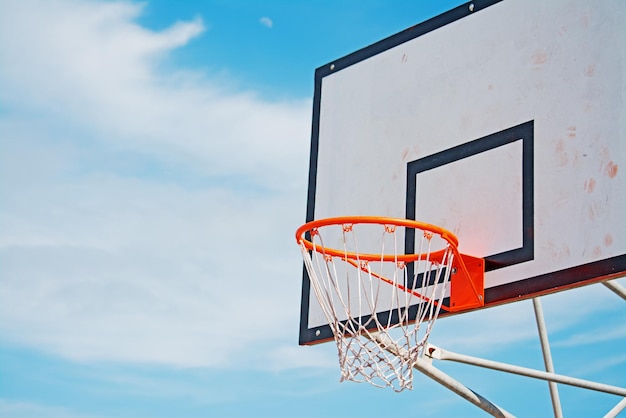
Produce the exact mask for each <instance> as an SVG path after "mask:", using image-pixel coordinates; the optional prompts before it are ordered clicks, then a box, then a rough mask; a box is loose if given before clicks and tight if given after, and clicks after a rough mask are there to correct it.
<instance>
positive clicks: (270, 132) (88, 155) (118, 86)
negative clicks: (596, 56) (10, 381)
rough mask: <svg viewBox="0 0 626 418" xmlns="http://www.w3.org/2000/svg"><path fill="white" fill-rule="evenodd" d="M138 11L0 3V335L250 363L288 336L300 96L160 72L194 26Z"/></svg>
mask: <svg viewBox="0 0 626 418" xmlns="http://www.w3.org/2000/svg"><path fill="white" fill-rule="evenodd" d="M141 10H142V9H141V6H137V5H134V4H130V3H115V2H113V3H111V2H103V3H99V2H87V3H79V2H75V1H64V0H58V1H54V2H47V1H38V0H29V1H23V2H10V3H8V4H3V12H2V14H0V31H1V32H0V55H1V56H2V57H3V62H5V63H7V64H6V65H4V64H3V65H2V66H1V67H0V100H1V102H2V107H3V110H5V111H4V112H3V113H2V115H1V116H0V138H2V140H1V141H0V167H1V168H0V169H1V170H2V172H1V173H0V193H1V194H2V199H1V200H2V202H3V203H2V206H1V207H0V229H2V231H3V234H2V237H1V238H0V265H1V266H2V267H1V268H2V280H1V281H0V300H1V301H2V303H0V332H2V334H3V336H4V337H5V338H6V339H7V340H10V341H15V342H18V343H21V344H28V345H36V346H37V347H39V348H42V349H44V350H47V351H51V352H54V353H57V354H60V355H63V356H66V357H69V358H73V359H107V360H118V361H133V362H153V363H163V364H173V365H225V364H229V363H230V362H233V361H235V360H236V359H239V358H241V357H243V358H246V359H248V360H249V362H250V363H251V364H254V359H255V358H257V359H258V358H259V356H267V354H260V353H257V352H256V351H255V349H254V345H255V342H259V341H268V340H274V339H279V340H280V339H287V338H289V339H292V338H293V335H294V334H295V333H296V332H297V314H295V312H297V309H298V308H297V305H298V298H299V287H300V284H299V276H300V271H301V266H300V261H299V260H298V258H299V253H298V251H297V248H295V245H294V243H293V242H292V241H293V238H292V231H293V230H295V228H296V227H297V226H298V223H299V222H300V221H301V219H302V217H303V214H304V199H305V193H306V191H305V187H306V186H305V183H306V169H305V167H306V165H307V152H308V126H309V125H310V122H309V119H310V102H309V100H302V101H295V102H265V101H263V100H261V99H259V98H258V97H257V96H255V95H254V94H253V93H250V92H235V91H227V90H225V89H223V88H222V87H220V86H219V84H218V82H217V81H213V80H211V79H210V78H208V77H207V76H206V75H204V74H199V73H192V72H189V71H184V70H165V68H170V66H164V65H162V64H163V63H164V62H165V61H166V60H167V59H168V54H169V53H170V52H171V51H172V50H173V49H174V48H177V47H181V46H184V45H185V44H187V43H188V42H191V41H192V40H193V38H194V37H197V36H199V35H200V34H201V33H202V32H203V30H204V24H203V22H202V21H201V20H200V19H196V20H193V21H189V22H177V23H174V24H173V25H172V26H171V27H169V28H167V29H165V30H162V31H158V32H157V31H151V30H148V29H146V28H143V27H141V26H139V25H138V24H137V23H135V19H136V18H137V17H138V16H139V14H140V13H141ZM25 51H27V53H26V52H25ZM7 110H8V111H7ZM33 121H36V122H33Z"/></svg>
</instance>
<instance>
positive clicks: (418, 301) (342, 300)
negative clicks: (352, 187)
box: [296, 216, 483, 392]
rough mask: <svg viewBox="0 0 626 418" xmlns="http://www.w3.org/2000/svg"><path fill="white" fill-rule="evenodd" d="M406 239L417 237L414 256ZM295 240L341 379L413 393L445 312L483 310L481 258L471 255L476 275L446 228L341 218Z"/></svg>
mask: <svg viewBox="0 0 626 418" xmlns="http://www.w3.org/2000/svg"><path fill="white" fill-rule="evenodd" d="M407 234H413V235H412V236H414V247H415V251H414V252H413V253H411V254H405V252H404V247H405V237H406V236H407ZM296 240H297V242H298V244H299V245H300V248H301V250H302V256H303V259H304V264H305V266H306V271H307V273H308V276H309V279H310V282H311V288H312V289H313V292H314V294H315V296H316V298H317V301H318V302H319V305H320V307H321V311H322V312H323V314H324V316H325V318H326V319H327V321H328V323H329V325H330V328H331V331H332V333H333V336H334V340H335V343H336V345H337V350H338V356H339V365H340V368H341V380H342V381H343V380H351V381H355V382H369V383H371V384H373V385H374V386H378V387H391V388H392V389H394V390H395V391H397V392H400V391H402V390H404V389H407V388H408V389H412V381H413V365H414V364H415V362H416V360H417V358H419V357H421V356H422V355H423V351H424V347H425V345H426V342H427V340H428V337H429V335H430V331H431V329H432V327H433V325H434V324H435V321H436V320H437V318H438V316H439V314H440V312H441V311H442V310H445V311H455V310H462V309H467V308H470V307H476V306H481V305H482V297H483V282H482V280H483V276H482V271H483V267H482V260H481V259H476V258H474V257H469V259H471V260H472V261H473V264H478V267H477V268H471V269H470V270H472V274H471V275H470V273H469V272H468V269H467V268H466V266H465V264H464V263H463V260H462V258H465V257H467V256H462V255H460V254H459V253H458V250H457V245H458V240H457V238H456V236H454V234H452V233H451V232H449V231H447V230H445V229H443V228H440V227H437V226H434V225H429V224H425V223H421V222H417V221H412V220H406V219H395V218H381V217H365V216H360V217H340V218H329V219H322V220H318V221H313V222H309V223H307V224H305V225H303V226H301V227H300V228H299V229H298V231H297V232H296ZM325 242H332V243H333V247H331V246H328V245H327V244H325ZM399 248H402V250H399ZM453 272H454V273H453ZM457 272H460V274H457ZM451 276H453V280H454V281H455V282H456V283H455V285H453V286H451V282H453V281H452V280H451ZM472 276H477V277H476V278H474V279H472ZM455 290H456V291H455Z"/></svg>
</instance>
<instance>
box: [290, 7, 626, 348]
mask: <svg viewBox="0 0 626 418" xmlns="http://www.w3.org/2000/svg"><path fill="white" fill-rule="evenodd" d="M625 53H626V2H624V1H623V0H550V1H528V0H504V1H475V2H471V3H467V4H464V5H462V6H459V7H458V8H455V9H453V10H451V11H449V12H447V13H445V14H443V15H440V16H438V17H435V18H433V19H431V20H429V21H427V22H424V23H422V24H419V25H416V26H414V27H412V28H409V29H407V30H405V31H403V32H401V33H399V34H397V35H394V36H391V37H389V38H387V39H384V40H382V41H380V42H378V43H376V44H374V45H371V46H369V47H367V48H364V49H362V50H360V51H357V52H355V53H353V54H351V55H348V56H346V57H344V58H341V59H338V60H337V61H334V62H332V63H329V64H327V65H325V66H323V67H320V68H318V69H317V71H316V73H315V95H314V109H313V132H312V147H311V151H312V152H311V163H310V178H309V195H308V208H307V219H306V220H307V221H310V220H314V219H321V218H326V217H336V216H351V215H372V216H389V217H399V218H409V219H417V220H419V221H423V222H428V223H432V224H436V225H440V226H442V227H444V228H446V229H448V230H450V231H452V232H454V233H455V234H456V235H457V236H458V238H459V241H460V246H459V248H460V250H461V252H463V253H466V254H470V255H473V256H478V257H484V258H485V260H486V273H485V305H486V306H493V305H497V304H501V303H507V302H511V301H515V300H520V299H523V298H528V297H532V296H536V295H540V294H545V293H551V292H556V291H559V290H564V289H567V288H571V287H575V286H580V285H584V284H589V283H593V282H597V281H599V280H603V279H607V278H611V277H618V276H620V275H624V274H625V271H626V99H625V98H626V65H625V58H626V54H625ZM411 245H412V238H411V237H407V238H406V242H405V246H406V249H407V251H411V250H412V247H411ZM330 337H331V334H330V329H329V328H328V326H327V323H326V320H325V318H324V316H323V315H322V313H321V312H320V310H319V307H318V306H317V302H316V301H315V299H314V297H313V296H312V295H311V293H310V288H309V282H308V278H307V276H306V274H305V275H304V278H303V293H302V316H301V328H300V343H301V344H312V343H315V342H318V341H322V340H326V339H328V338H330Z"/></svg>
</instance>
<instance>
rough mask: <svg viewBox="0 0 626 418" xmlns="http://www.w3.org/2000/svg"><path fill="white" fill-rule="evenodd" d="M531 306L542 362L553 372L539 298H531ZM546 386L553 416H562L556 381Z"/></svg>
mask: <svg viewBox="0 0 626 418" xmlns="http://www.w3.org/2000/svg"><path fill="white" fill-rule="evenodd" d="M533 308H534V309H535V320H536V321H537V330H538V331H539V341H540V342H541V352H542V353H543V363H544V365H545V368H546V371H547V372H549V373H554V364H553V363H552V354H551V353H550V344H549V342H548V331H547V329H546V322H545V320H544V317H543V308H542V307H541V300H539V298H533ZM548 387H549V388H550V398H551V399H552V410H553V411H554V417H555V418H563V411H562V409H561V399H560V398H559V389H558V388H557V386H556V382H552V381H549V382H548Z"/></svg>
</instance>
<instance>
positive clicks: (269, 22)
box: [259, 16, 274, 29]
mask: <svg viewBox="0 0 626 418" xmlns="http://www.w3.org/2000/svg"><path fill="white" fill-rule="evenodd" d="M259 23H260V24H261V25H263V26H265V27H267V28H270V29H271V28H272V27H273V26H274V22H272V19H270V18H269V17H267V16H263V17H262V18H260V19H259Z"/></svg>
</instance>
